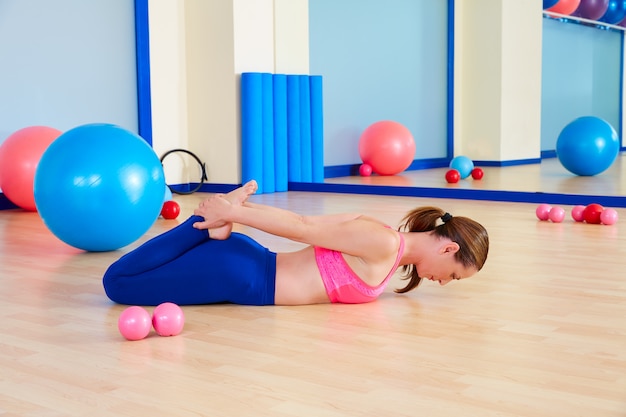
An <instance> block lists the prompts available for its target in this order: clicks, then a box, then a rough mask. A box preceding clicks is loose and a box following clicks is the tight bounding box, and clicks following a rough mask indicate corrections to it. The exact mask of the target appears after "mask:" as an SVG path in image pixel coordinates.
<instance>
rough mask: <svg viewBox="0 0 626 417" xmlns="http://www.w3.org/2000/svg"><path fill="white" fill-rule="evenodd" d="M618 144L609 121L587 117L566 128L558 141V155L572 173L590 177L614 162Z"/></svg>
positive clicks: (573, 122) (580, 118)
mask: <svg viewBox="0 0 626 417" xmlns="http://www.w3.org/2000/svg"><path fill="white" fill-rule="evenodd" d="M619 146H620V145H619V138H618V137H617V132H615V129H613V127H612V126H611V125H610V124H609V123H608V122H606V121H604V120H603V119H600V118H599V117H593V116H584V117H579V118H578V119H576V120H574V121H572V122H571V123H569V124H568V125H567V126H565V127H564V128H563V130H562V131H561V133H560V134H559V137H558V138H557V141H556V156H557V158H558V159H559V162H561V164H562V165H563V167H564V168H565V169H567V170H568V171H570V172H571V173H573V174H576V175H581V176H591V175H596V174H599V173H601V172H603V171H605V170H606V169H608V168H609V167H610V166H611V164H613V162H614V161H615V158H617V154H618V153H619Z"/></svg>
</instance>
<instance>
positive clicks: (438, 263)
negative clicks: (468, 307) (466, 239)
mask: <svg viewBox="0 0 626 417" xmlns="http://www.w3.org/2000/svg"><path fill="white" fill-rule="evenodd" d="M458 250H459V246H458V245H457V244H456V243H455V242H448V243H443V244H442V245H441V246H440V247H438V248H436V250H435V251H434V253H433V254H432V255H431V256H428V257H426V258H424V259H422V261H421V262H420V264H419V265H417V271H418V272H419V276H420V277H422V278H423V279H428V280H430V281H437V282H439V284H440V285H446V284H447V283H449V282H450V281H452V280H460V279H465V278H470V277H471V276H473V275H474V274H475V273H476V272H478V271H477V269H476V267H466V266H464V265H463V264H462V263H461V262H459V261H458V260H457V259H456V258H455V253H456V252H457V251H458Z"/></svg>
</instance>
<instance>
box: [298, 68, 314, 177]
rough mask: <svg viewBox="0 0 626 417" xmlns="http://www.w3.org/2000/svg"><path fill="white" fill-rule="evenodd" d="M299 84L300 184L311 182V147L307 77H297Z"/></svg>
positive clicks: (309, 88) (309, 94) (309, 92)
mask: <svg viewBox="0 0 626 417" xmlns="http://www.w3.org/2000/svg"><path fill="white" fill-rule="evenodd" d="M298 81H299V83H300V141H301V143H302V144H301V145H300V164H301V166H300V172H301V174H302V178H301V180H302V182H312V181H313V158H312V151H313V146H312V144H311V87H310V82H309V76H308V75H300V76H298Z"/></svg>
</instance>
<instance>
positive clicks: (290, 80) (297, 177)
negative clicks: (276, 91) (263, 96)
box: [287, 75, 302, 182]
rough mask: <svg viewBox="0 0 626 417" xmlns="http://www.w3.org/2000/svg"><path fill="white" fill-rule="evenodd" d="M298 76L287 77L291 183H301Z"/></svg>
mask: <svg viewBox="0 0 626 417" xmlns="http://www.w3.org/2000/svg"><path fill="white" fill-rule="evenodd" d="M298 77H299V76H298V75H287V159H288V167H287V174H288V179H289V181H293V182H301V181H302V172H301V165H302V164H301V161H300V155H301V151H300V146H301V142H300V134H301V129H300V117H301V115H300V82H299V78H298Z"/></svg>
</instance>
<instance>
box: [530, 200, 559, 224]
mask: <svg viewBox="0 0 626 417" xmlns="http://www.w3.org/2000/svg"><path fill="white" fill-rule="evenodd" d="M535 214H536V215H537V218H538V219H539V220H543V221H546V220H550V221H551V222H553V223H561V222H562V221H563V220H564V219H565V210H564V209H563V208H562V207H552V206H551V205H549V204H539V206H537V209H536V210H535Z"/></svg>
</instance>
